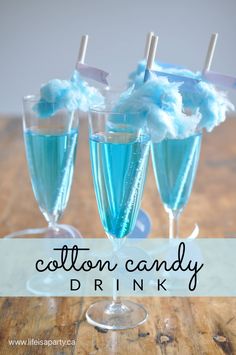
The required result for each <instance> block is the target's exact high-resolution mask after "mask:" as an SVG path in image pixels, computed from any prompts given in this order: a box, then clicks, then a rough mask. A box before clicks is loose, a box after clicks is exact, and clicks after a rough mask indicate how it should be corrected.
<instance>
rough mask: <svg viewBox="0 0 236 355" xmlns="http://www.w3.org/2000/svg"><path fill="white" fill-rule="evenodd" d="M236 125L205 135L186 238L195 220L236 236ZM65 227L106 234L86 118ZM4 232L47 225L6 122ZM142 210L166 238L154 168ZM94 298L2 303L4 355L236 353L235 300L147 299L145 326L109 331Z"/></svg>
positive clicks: (12, 122) (205, 229)
mask: <svg viewBox="0 0 236 355" xmlns="http://www.w3.org/2000/svg"><path fill="white" fill-rule="evenodd" d="M235 132H236V121H235V120H234V119H230V120H228V122H226V123H225V124H223V125H222V126H221V127H219V128H217V129H215V131H214V132H213V133H212V134H205V136H204V138H203V146H202V152H201V160H200V164H199V169H198V174H197V178H196V182H195V185H194V189H193V192H192V196H191V199H190V202H189V204H188V206H187V208H186V210H185V211H184V213H183V216H182V218H181V225H180V231H181V236H183V237H185V236H188V235H189V234H190V233H191V231H192V229H193V227H194V223H198V224H199V226H200V236H202V237H203V236H208V237H210V236H214V237H222V236H225V237H230V236H235V234H236V220H235V216H236V141H235ZM77 160H78V161H77V166H76V171H75V177H74V183H73V187H72V192H71V198H70V201H69V205H68V207H67V210H66V212H65V215H64V217H63V222H64V223H68V224H72V225H73V226H75V227H76V228H78V229H79V230H80V232H81V233H82V234H83V235H84V236H86V237H89V236H90V237H91V236H93V237H101V236H103V235H104V232H103V229H102V226H101V223H100V220H99V216H98V212H97V206H96V202H95V196H94V192H93V186H92V179H91V173H90V166H89V164H90V163H89V154H88V143H87V121H86V120H83V121H82V122H81V128H80V140H79V150H78V159H77ZM0 191H1V194H0V208H1V209H0V210H1V214H0V235H1V236H4V235H6V234H9V233H11V232H13V231H16V230H20V229H24V228H29V227H41V226H44V225H45V221H44V219H43V217H42V216H41V214H40V212H39V210H38V207H37V204H36V202H35V200H34V197H33V193H32V190H31V185H30V181H29V177H28V172H27V166H26V160H25V153H24V146H23V138H22V133H21V122H20V120H19V119H18V120H16V119H13V118H12V119H6V118H2V119H1V120H0ZM142 207H143V208H144V209H145V210H146V211H147V212H148V213H149V215H150V217H151V218H152V222H153V225H152V233H151V237H153V238H154V237H158V236H167V229H168V228H167V224H168V223H167V216H166V213H165V212H164V209H163V207H162V205H161V203H160V200H159V197H158V193H157V189H156V185H155V182H154V177H153V171H152V167H151V164H150V167H149V174H148V179H147V183H146V187H145V193H144V198H143V203H142ZM91 221H92V223H91ZM93 301H95V299H92V298H8V299H7V298H1V299H0V354H2V355H7V354H20V355H21V354H22V355H23V354H24V355H27V354H30V355H31V354H49V355H50V354H58V355H59V354H60V355H62V354H63V355H64V354H91V355H92V354H102V355H106V354H109V355H110V354H117V355H118V354H119V355H126V354H133V353H135V354H137V355H138V354H162V355H169V354H170V355H171V354H181V355H192V354H193V355H199V354H202V355H203V354H204V355H208V354H209V355H211V354H212V355H215V354H216V355H218V354H219V355H220V354H222V355H223V354H228V355H229V354H236V299H235V298H158V297H156V298H140V299H138V301H139V302H140V303H143V304H144V305H145V307H146V309H147V310H148V311H149V315H150V316H149V319H148V321H147V322H146V323H145V324H144V325H143V326H141V327H139V328H136V329H133V330H128V331H120V332H112V331H108V332H102V331H101V330H100V329H96V328H94V327H92V326H90V325H88V324H87V323H86V321H85V311H86V309H87V307H88V306H89V305H90V304H91V303H92V302H93ZM28 338H35V339H52V340H56V339H62V340H68V339H70V340H76V345H75V346H67V347H62V346H51V347H48V348H47V347H42V346H41V347H40V346H18V347H11V346H9V344H8V340H9V339H28Z"/></svg>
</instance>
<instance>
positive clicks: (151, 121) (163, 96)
mask: <svg viewBox="0 0 236 355" xmlns="http://www.w3.org/2000/svg"><path fill="white" fill-rule="evenodd" d="M179 86H180V84H179V83H173V82H172V83H171V82H169V81H168V79H167V78H165V77H156V76H155V75H153V74H151V78H150V80H148V81H146V82H145V83H142V85H140V86H133V87H131V88H129V89H128V90H127V91H126V92H125V93H124V94H123V95H122V96H121V98H120V100H119V102H118V103H117V105H116V107H115V108H114V111H116V112H120V113H125V114H126V117H127V118H126V122H127V124H130V125H131V124H133V125H134V126H135V127H137V128H138V127H142V125H144V124H145V123H146V122H147V124H148V127H149V130H150V134H151V136H152V139H153V140H154V141H161V140H163V139H165V138H185V137H187V136H189V135H192V134H194V132H195V130H196V128H197V125H198V123H199V119H200V117H199V115H198V114H196V115H192V116H190V117H189V116H187V115H186V114H184V113H183V111H182V108H183V104H182V96H181V94H180V92H179ZM133 112H138V114H136V120H135V121H134V120H133V114H132V113H133ZM112 119H113V123H114V119H116V123H119V116H115V118H114V117H112ZM131 120H133V121H132V122H131Z"/></svg>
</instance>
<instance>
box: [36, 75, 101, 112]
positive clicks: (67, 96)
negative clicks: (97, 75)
mask: <svg viewBox="0 0 236 355" xmlns="http://www.w3.org/2000/svg"><path fill="white" fill-rule="evenodd" d="M103 102H104V99H103V96H102V95H101V93H100V92H99V91H98V90H97V89H96V88H94V87H91V86H89V85H88V83H87V82H86V81H84V80H82V79H81V77H80V75H79V73H78V72H77V71H74V73H73V75H72V78H71V80H59V79H53V80H50V81H49V82H48V83H46V84H44V85H42V87H41V89H40V99H39V101H38V103H37V104H36V105H35V111H36V112H37V114H38V115H39V117H41V118H47V117H50V116H52V115H54V114H55V113H56V112H57V111H59V110H60V109H63V108H64V109H67V110H69V111H74V110H77V109H79V110H81V111H84V112H87V111H88V110H89V108H90V107H93V106H101V105H103Z"/></svg>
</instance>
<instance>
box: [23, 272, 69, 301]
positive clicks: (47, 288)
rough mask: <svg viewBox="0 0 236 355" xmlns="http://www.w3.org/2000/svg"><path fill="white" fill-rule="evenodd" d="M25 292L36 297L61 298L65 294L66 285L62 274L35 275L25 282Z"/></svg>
mask: <svg viewBox="0 0 236 355" xmlns="http://www.w3.org/2000/svg"><path fill="white" fill-rule="evenodd" d="M26 287H27V290H28V291H30V292H31V293H32V294H33V295H37V296H48V297H49V296H52V295H53V296H57V295H56V291H55V290H57V291H58V295H59V296H63V293H66V292H65V290H66V287H67V284H65V279H64V277H63V275H62V274H51V273H50V274H48V275H46V276H45V275H40V274H39V275H38V274H37V275H35V276H33V277H32V278H31V279H29V280H28V281H27V284H26Z"/></svg>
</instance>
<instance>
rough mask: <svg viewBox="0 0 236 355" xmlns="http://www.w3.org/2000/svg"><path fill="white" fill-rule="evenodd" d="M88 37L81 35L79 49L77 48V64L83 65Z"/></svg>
mask: <svg viewBox="0 0 236 355" xmlns="http://www.w3.org/2000/svg"><path fill="white" fill-rule="evenodd" d="M88 38H89V36H88V35H83V36H82V38H81V41H80V48H79V55H78V62H79V63H82V64H84V60H85V55H86V50H87V45H88Z"/></svg>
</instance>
